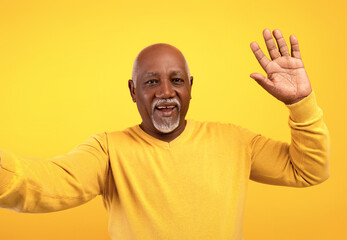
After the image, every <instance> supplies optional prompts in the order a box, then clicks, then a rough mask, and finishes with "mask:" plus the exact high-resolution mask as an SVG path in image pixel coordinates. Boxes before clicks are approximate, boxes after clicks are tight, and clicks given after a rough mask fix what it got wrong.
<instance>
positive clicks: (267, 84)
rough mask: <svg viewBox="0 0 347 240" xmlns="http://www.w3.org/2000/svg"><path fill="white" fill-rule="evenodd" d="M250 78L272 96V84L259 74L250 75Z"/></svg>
mask: <svg viewBox="0 0 347 240" xmlns="http://www.w3.org/2000/svg"><path fill="white" fill-rule="evenodd" d="M250 77H251V78H253V79H254V80H255V81H256V82H257V83H258V84H259V85H260V86H262V87H263V88H264V89H265V90H266V91H268V92H269V93H270V94H271V95H272V92H273V89H274V84H273V82H272V81H271V80H269V79H268V78H267V77H265V76H264V75H262V74H260V73H252V74H251V75H250Z"/></svg>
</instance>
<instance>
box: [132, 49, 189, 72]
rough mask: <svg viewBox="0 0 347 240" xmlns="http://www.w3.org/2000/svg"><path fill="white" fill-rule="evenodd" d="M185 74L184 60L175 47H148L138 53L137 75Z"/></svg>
mask: <svg viewBox="0 0 347 240" xmlns="http://www.w3.org/2000/svg"><path fill="white" fill-rule="evenodd" d="M155 73H156V74H157V75H160V74H168V73H169V74H176V75H177V74H178V75H179V74H187V69H186V61H185V58H184V56H183V55H182V53H181V52H179V51H178V50H176V49H172V48H167V47H160V48H155V49H148V50H147V51H144V52H142V53H141V54H140V55H139V59H138V74H139V77H144V76H150V75H152V76H153V75H154V74H155Z"/></svg>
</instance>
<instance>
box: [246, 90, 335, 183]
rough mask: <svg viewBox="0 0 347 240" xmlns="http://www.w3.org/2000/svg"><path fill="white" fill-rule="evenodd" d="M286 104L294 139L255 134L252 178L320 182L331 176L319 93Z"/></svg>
mask: <svg viewBox="0 0 347 240" xmlns="http://www.w3.org/2000/svg"><path fill="white" fill-rule="evenodd" d="M286 106H287V107H288V109H289V112H290V117H289V120H288V123H289V127H290V131H291V143H290V144H288V143H285V142H280V141H275V140H272V139H269V138H266V137H264V136H262V135H255V136H254V137H253V139H252V141H251V143H250V149H251V162H252V165H251V173H250V179H252V180H254V181H257V182H261V183H266V184H273V185H282V186H292V187H306V186H312V185H316V184H319V183H321V182H323V181H325V180H326V179H328V178H329V174H330V163H329V162H330V143H329V133H328V129H327V127H326V125H325V123H324V121H323V112H322V110H321V109H320V108H319V107H318V106H317V103H316V97H315V93H314V92H312V93H311V94H310V95H309V96H307V97H306V98H304V99H303V100H301V101H299V102H297V103H295V104H292V105H286Z"/></svg>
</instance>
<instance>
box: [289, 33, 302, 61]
mask: <svg viewBox="0 0 347 240" xmlns="http://www.w3.org/2000/svg"><path fill="white" fill-rule="evenodd" d="M289 40H290V45H291V52H292V57H295V58H299V59H301V53H300V49H299V42H298V39H297V38H296V37H295V36H294V35H291V36H290V37H289Z"/></svg>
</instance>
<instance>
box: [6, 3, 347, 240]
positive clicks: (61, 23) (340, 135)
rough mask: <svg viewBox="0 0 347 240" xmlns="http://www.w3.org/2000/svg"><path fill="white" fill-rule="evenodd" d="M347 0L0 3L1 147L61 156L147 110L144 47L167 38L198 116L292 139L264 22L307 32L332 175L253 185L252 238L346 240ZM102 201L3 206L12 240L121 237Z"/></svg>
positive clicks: (303, 35) (192, 113)
mask: <svg viewBox="0 0 347 240" xmlns="http://www.w3.org/2000/svg"><path fill="white" fill-rule="evenodd" d="M346 11H347V7H346V3H345V2H344V1H342V0H340V1H339V0H330V1H319V0H316V1H303V0H301V1H299V0H292V1H286V2H285V1H270V0H269V1H267V0H265V1H256V0H254V1H251V0H245V1H221V0H215V1H182V0H178V1H171V2H169V3H166V2H164V1H136V0H135V1H130V2H129V3H125V2H124V1H100V0H99V1H15V0H1V1H0V99H1V101H0V109H1V112H0V114H1V120H0V123H1V124H0V132H1V135H0V148H2V149H8V150H11V151H13V152H14V153H17V154H19V155H22V156H31V157H40V158H46V157H52V156H55V155H58V154H62V153H65V152H67V151H69V150H71V149H72V148H73V147H74V146H76V145H77V144H79V143H81V142H82V141H84V140H85V139H86V138H87V137H88V136H89V135H91V134H93V133H98V132H103V131H114V130H122V129H124V128H126V127H129V126H132V125H135V124H138V123H139V122H140V116H139V114H138V113H137V109H136V106H135V104H134V103H132V101H131V98H130V94H129V92H128V89H127V80H128V79H129V78H131V70H132V64H133V61H134V58H135V56H136V54H137V53H138V52H139V51H140V50H141V49H142V48H144V47H146V46H147V45H150V44H153V43H157V42H166V43H169V44H172V45H174V46H176V47H178V48H179V49H180V50H181V51H182V52H183V53H184V54H185V56H186V58H187V60H188V64H189V66H190V70H191V74H192V75H193V76H194V86H193V92H192V94H193V99H192V102H191V107H190V110H189V112H188V118H191V119H196V120H215V121H222V122H233V123H236V124H239V125H242V126H244V127H247V128H249V129H250V130H253V131H255V132H259V133H262V134H264V135H266V136H269V137H272V138H275V139H278V140H285V141H289V139H290V135H289V128H288V125H287V120H288V110H287V109H286V108H285V106H283V104H282V103H281V102H279V101H277V100H276V99H274V98H273V97H272V96H270V95H269V94H268V93H267V92H266V91H265V90H263V89H262V88H261V87H260V86H259V85H257V84H256V83H255V82H254V80H252V79H251V78H250V77H249V74H250V73H252V72H261V73H263V72H262V69H261V68H260V66H259V65H258V63H257V61H256V59H255V58H254V56H253V54H252V52H251V50H250V48H249V44H250V42H251V41H257V42H258V43H259V44H260V46H261V47H262V48H263V50H265V44H264V41H263V39H262V30H263V29H264V28H266V27H267V28H270V29H271V30H272V29H274V28H278V29H280V30H281V31H282V32H283V34H284V36H285V38H286V39H287V40H288V38H289V35H290V34H295V35H296V36H297V38H298V39H299V43H300V47H301V52H302V56H303V61H304V64H305V66H306V69H307V72H308V74H309V77H310V80H311V84H312V87H313V89H314V90H315V92H316V95H317V99H318V104H319V105H320V107H321V108H322V109H323V111H324V119H325V121H326V123H327V125H328V127H329V130H330V134H331V141H332V142H331V144H332V152H331V177H330V179H329V180H328V181H326V182H324V183H322V184H320V185H318V186H314V187H310V188H304V189H296V188H288V187H278V186H270V185H264V184H259V183H255V182H252V181H250V184H249V190H248V197H247V203H246V214H245V220H244V233H245V238H246V240H247V239H249V240H251V239H252V240H256V239H259V240H260V239H266V240H268V239H282V240H287V239H296V240H300V239H316V240H320V239H322V240H323V239H335V240H338V239H345V233H346V230H345V224H344V223H345V222H346V221H345V218H346V216H347V207H346V202H347V201H346V196H347V193H346V191H345V189H346V184H347V180H346V174H345V172H346V168H347V163H346V157H345V154H344V152H343V149H346V147H345V146H344V145H345V135H346V130H345V129H346V127H345V125H343V123H345V124H346V122H347V111H346V109H347V108H346V100H347V98H346V97H345V89H346V87H347V83H346V82H347V80H346V79H345V78H346V73H345V69H346V61H345V59H346V40H347V39H346V32H347V27H346V23H347V21H346V20H347V17H346ZM107 220H108V219H107V213H106V211H105V210H104V208H103V205H102V201H101V198H100V197H98V198H96V199H95V200H93V201H91V202H89V203H88V204H85V205H83V206H80V207H77V208H73V209H70V210H65V211H61V212H56V213H47V214H19V213H14V212H12V211H9V210H6V209H0V238H1V239H4V240H14V239H66V240H68V239H109V237H108V233H107Z"/></svg>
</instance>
